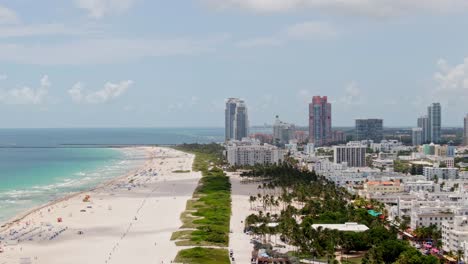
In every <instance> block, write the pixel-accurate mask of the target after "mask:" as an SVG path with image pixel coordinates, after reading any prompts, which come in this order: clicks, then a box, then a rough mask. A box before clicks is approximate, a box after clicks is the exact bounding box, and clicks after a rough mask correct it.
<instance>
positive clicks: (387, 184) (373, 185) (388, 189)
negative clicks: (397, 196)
mask: <svg viewBox="0 0 468 264" xmlns="http://www.w3.org/2000/svg"><path fill="white" fill-rule="evenodd" d="M403 190H404V189H403V185H402V184H401V183H400V181H399V180H396V181H369V182H366V183H364V191H365V192H368V193H377V192H378V193H382V194H383V193H399V192H403Z"/></svg>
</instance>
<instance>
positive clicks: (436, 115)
mask: <svg viewBox="0 0 468 264" xmlns="http://www.w3.org/2000/svg"><path fill="white" fill-rule="evenodd" d="M427 116H428V118H429V141H431V142H434V143H439V142H440V140H441V127H442V114H441V106H440V103H433V104H432V105H430V106H429V107H428V108H427Z"/></svg>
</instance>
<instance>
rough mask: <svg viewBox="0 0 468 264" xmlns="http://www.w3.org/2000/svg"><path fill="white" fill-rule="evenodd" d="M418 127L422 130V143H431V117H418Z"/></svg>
mask: <svg viewBox="0 0 468 264" xmlns="http://www.w3.org/2000/svg"><path fill="white" fill-rule="evenodd" d="M418 127H419V128H421V130H422V132H421V133H422V135H421V143H422V144H424V143H430V138H431V136H430V132H429V130H430V128H429V117H427V116H421V117H419V118H418Z"/></svg>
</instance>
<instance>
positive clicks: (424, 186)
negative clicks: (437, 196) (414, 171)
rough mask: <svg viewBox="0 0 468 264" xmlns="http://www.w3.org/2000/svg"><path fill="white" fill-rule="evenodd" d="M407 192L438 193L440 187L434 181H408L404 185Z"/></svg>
mask: <svg viewBox="0 0 468 264" xmlns="http://www.w3.org/2000/svg"><path fill="white" fill-rule="evenodd" d="M404 191H405V192H421V191H423V192H438V191H440V185H439V184H436V183H434V182H433V181H422V180H419V181H407V182H405V183H404Z"/></svg>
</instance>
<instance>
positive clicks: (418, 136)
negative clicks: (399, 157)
mask: <svg viewBox="0 0 468 264" xmlns="http://www.w3.org/2000/svg"><path fill="white" fill-rule="evenodd" d="M411 139H412V141H413V146H419V145H421V144H422V143H423V129H422V128H420V127H416V128H413V130H412V133H411Z"/></svg>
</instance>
